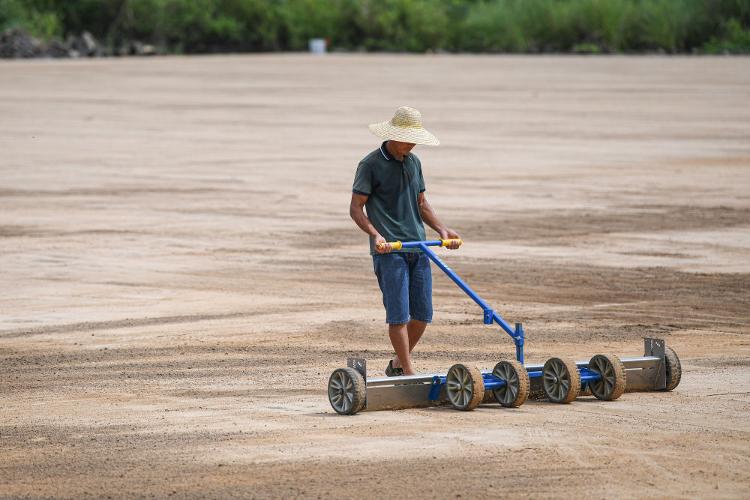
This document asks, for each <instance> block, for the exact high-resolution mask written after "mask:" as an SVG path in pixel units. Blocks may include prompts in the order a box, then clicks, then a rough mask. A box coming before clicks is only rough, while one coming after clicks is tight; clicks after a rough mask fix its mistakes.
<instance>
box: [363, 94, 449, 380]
mask: <svg viewBox="0 0 750 500" xmlns="http://www.w3.org/2000/svg"><path fill="white" fill-rule="evenodd" d="M370 131H371V132H372V133H374V134H375V135H377V136H378V137H380V138H382V139H385V141H384V142H383V143H382V144H381V145H380V147H379V148H378V149H376V150H375V151H373V152H372V153H370V154H368V155H367V156H365V157H364V158H363V159H362V161H361V162H359V166H358V167H357V173H356V175H355V178H354V186H353V189H352V201H351V204H350V206H349V215H351V217H352V219H354V222H356V223H357V225H358V226H359V227H360V228H361V229H362V230H363V231H364V232H366V233H367V234H368V235H369V236H370V253H371V254H372V260H373V267H374V270H375V275H376V276H377V278H378V285H379V286H380V290H381V291H382V292H383V305H384V306H385V312H386V323H388V335H389V337H390V339H391V344H393V349H394V350H395V352H396V356H395V357H394V358H393V359H392V360H391V361H390V362H389V363H388V367H387V368H386V371H385V373H386V375H388V376H389V377H390V376H398V375H414V373H415V372H414V366H413V365H412V362H411V351H412V350H413V349H414V346H415V345H416V344H417V342H419V339H420V338H421V337H422V334H423V333H424V331H425V328H426V327H427V324H428V323H430V322H431V321H432V274H431V272H430V260H429V258H428V257H427V256H426V255H425V254H424V253H422V251H421V250H419V249H406V248H404V249H401V250H398V251H393V249H392V248H391V245H389V244H388V242H393V241H416V240H419V241H421V240H424V239H425V231H424V224H423V222H426V223H427V225H428V226H430V227H431V228H432V229H434V230H435V231H437V233H438V234H439V235H440V238H441V239H458V238H460V236H459V235H458V233H456V232H455V231H453V230H451V229H449V228H447V227H446V226H445V224H443V223H442V222H440V220H439V219H438V218H437V215H435V212H434V211H433V209H432V207H431V206H430V204H429V203H428V202H427V197H426V196H425V184H424V177H423V176H422V164H421V163H420V161H419V158H417V156H416V155H414V154H413V153H411V150H412V148H413V147H414V146H415V145H416V144H429V145H434V146H437V145H438V144H440V142H439V141H438V140H437V138H436V137H435V136H434V135H432V134H431V133H430V132H428V131H427V130H425V128H424V127H422V115H421V114H420V113H419V111H417V110H416V109H414V108H410V107H406V106H404V107H401V108H398V109H397V110H396V114H395V115H394V116H393V118H391V120H390V121H387V122H383V123H374V124H372V125H370ZM365 207H366V209H367V213H366V214H365V213H364V212H363V208H365ZM459 245H460V243H459V242H452V243H451V244H450V245H449V246H448V248H451V249H456V248H458V246H459Z"/></svg>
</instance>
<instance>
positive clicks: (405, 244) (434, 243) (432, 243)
mask: <svg viewBox="0 0 750 500" xmlns="http://www.w3.org/2000/svg"><path fill="white" fill-rule="evenodd" d="M421 245H427V246H428V247H439V246H442V245H443V242H442V240H428V241H402V242H401V248H420V247H421Z"/></svg>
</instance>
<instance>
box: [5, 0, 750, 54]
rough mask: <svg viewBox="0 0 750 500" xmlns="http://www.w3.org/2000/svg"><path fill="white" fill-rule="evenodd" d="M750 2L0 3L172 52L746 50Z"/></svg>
mask: <svg viewBox="0 0 750 500" xmlns="http://www.w3.org/2000/svg"><path fill="white" fill-rule="evenodd" d="M749 25H750V0H0V29H2V30H4V29H7V28H10V27H22V28H25V29H26V30H27V31H29V32H31V33H32V34H34V35H36V36H38V37H41V38H46V39H49V38H52V37H64V36H66V35H68V34H76V35H78V34H80V33H81V32H83V31H90V32H91V33H92V34H93V35H94V36H95V37H97V38H98V39H100V40H102V41H104V42H105V43H106V44H108V45H109V46H110V47H112V48H116V47H118V46H120V45H123V44H125V43H127V42H129V41H131V40H139V41H143V42H147V43H151V44H154V45H157V46H159V47H161V48H162V50H166V51H172V52H186V53H195V52H198V53H202V52H226V51H273V50H306V48H307V43H308V40H309V39H310V38H327V39H329V41H330V44H331V46H332V47H333V48H342V49H348V50H359V49H364V50H377V51H408V52H425V51H434V50H443V49H445V50H451V51H470V52H532V53H533V52H586V53H595V52H644V51H645V52H653V51H663V52H668V53H679V52H695V51H701V52H706V53H716V52H722V53H723V52H731V53H747V52H748V51H750V49H748V48H747V46H748V44H747V33H748V26H749Z"/></svg>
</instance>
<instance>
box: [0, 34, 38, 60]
mask: <svg viewBox="0 0 750 500" xmlns="http://www.w3.org/2000/svg"><path fill="white" fill-rule="evenodd" d="M42 49H43V48H42V43H41V42H40V41H39V40H37V39H36V38H34V37H33V36H31V35H29V34H28V33H26V31H24V30H22V29H20V28H11V29H9V30H6V31H4V32H3V34H2V35H0V57H5V58H25V57H38V56H40V55H43V50H42Z"/></svg>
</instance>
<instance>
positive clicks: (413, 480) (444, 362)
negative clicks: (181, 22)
mask: <svg viewBox="0 0 750 500" xmlns="http://www.w3.org/2000/svg"><path fill="white" fill-rule="evenodd" d="M404 104H408V105H412V106H414V107H417V108H419V109H420V110H421V111H422V113H423V115H424V118H425V123H426V125H427V127H428V128H429V129H430V130H432V131H433V132H434V133H435V134H436V135H437V136H438V137H439V138H440V139H441V141H442V145H441V146H440V147H437V148H428V147H418V148H417V149H415V152H416V153H417V154H418V155H419V156H420V158H421V159H422V163H423V165H424V173H425V178H426V183H427V193H428V197H429V199H430V201H431V202H432V204H433V206H434V207H435V208H436V210H437V212H438V214H439V215H440V216H441V217H442V218H443V219H444V220H445V221H446V222H448V223H449V224H450V225H451V226H452V227H453V228H454V229H456V230H457V231H459V232H460V233H461V234H462V236H463V237H464V239H465V240H466V244H465V245H464V246H463V247H462V248H461V249H460V250H459V251H456V252H452V253H449V252H448V251H441V255H445V258H446V260H447V261H448V262H449V264H450V265H451V266H452V267H453V268H454V269H455V270H456V271H458V272H459V273H460V274H461V275H462V276H464V277H465V278H466V279H467V281H468V282H469V283H470V284H472V285H473V286H474V287H475V288H476V289H477V290H478V291H479V292H480V293H481V294H482V295H483V296H484V297H485V298H486V299H487V300H488V302H490V303H491V304H493V305H494V306H495V307H496V309H497V310H498V311H500V312H501V313H502V314H503V315H504V316H505V317H506V319H508V321H510V322H516V321H520V322H523V324H524V326H525V329H526V331H527V335H528V340H527V361H529V362H543V361H544V360H545V359H546V358H547V357H549V356H551V355H571V356H573V357H575V358H577V359H587V358H589V357H590V356H591V355H593V354H595V353H599V352H614V353H617V354H621V355H640V354H642V340H641V339H642V337H644V336H657V337H662V338H665V339H666V340H667V343H668V345H671V346H672V347H673V348H674V349H675V350H676V351H677V352H678V354H679V355H680V356H681V358H682V362H683V371H684V374H683V379H682V383H681V385H680V386H679V387H678V388H677V389H676V390H675V391H674V392H671V393H628V394H625V395H624V396H623V397H622V398H620V399H619V400H617V401H614V402H611V403H605V402H600V401H596V400H592V399H590V398H582V399H579V400H578V401H576V402H574V403H573V404H570V405H553V404H550V403H546V402H529V403H527V404H526V405H524V406H522V407H521V408H519V409H515V410H506V409H501V408H500V407H498V406H497V405H487V406H482V407H480V408H479V409H477V410H475V411H473V412H470V413H460V412H455V411H453V410H450V409H447V408H433V409H420V410H403V411H395V412H369V413H368V412H364V413H361V414H359V415H356V416H354V417H341V416H338V415H336V414H335V413H334V412H333V410H332V409H331V408H330V406H329V403H328V401H327V397H326V392H325V388H326V383H327V378H328V375H329V374H330V372H331V371H332V370H333V369H335V368H337V367H340V366H343V365H344V364H345V360H346V357H347V356H350V355H363V356H365V357H367V358H368V362H369V364H368V367H369V374H370V375H371V376H375V375H378V376H380V375H382V369H383V368H384V367H385V365H386V363H387V360H388V357H389V351H390V347H389V343H388V339H387V335H386V333H385V326H384V323H383V321H384V313H383V311H382V306H381V304H380V296H379V291H378V289H377V284H376V281H375V278H374V275H373V273H372V263H371V260H370V257H369V255H368V253H367V244H366V238H365V237H364V235H363V234H362V233H360V232H359V231H358V229H356V227H355V226H354V224H353V223H352V222H351V220H350V219H349V217H348V203H349V198H350V189H351V182H352V179H353V175H354V170H355V168H356V165H357V162H358V161H359V159H360V158H361V157H363V156H364V155H365V154H366V153H367V152H369V151H371V150H373V149H374V148H375V147H377V145H378V144H379V141H378V140H377V138H375V137H374V136H371V135H370V134H369V132H368V130H367V128H366V125H367V124H368V123H371V122H374V121H380V120H385V119H388V118H390V116H391V114H392V112H393V110H394V109H395V108H396V107H397V106H399V105H404ZM438 273H439V271H438V270H437V269H435V274H434V275H435V310H436V317H435V322H434V324H433V325H432V326H431V327H430V328H429V329H428V331H427V333H426V335H425V338H424V340H423V342H422V343H421V344H420V345H419V347H418V352H417V354H416V363H417V367H418V369H419V370H420V371H423V372H433V371H438V370H446V369H447V368H448V367H449V366H450V365H451V364H453V363H454V362H466V363H471V364H475V365H478V366H479V367H481V368H490V367H492V366H493V365H494V364H495V363H496V362H497V360H498V359H499V358H500V357H502V356H508V355H510V354H511V353H512V342H511V341H510V339H509V338H508V337H507V336H505V334H503V333H502V332H501V331H500V330H499V329H497V328H494V327H486V326H484V325H482V321H481V311H480V310H479V309H477V308H476V307H475V306H474V304H473V303H471V302H470V300H469V299H468V298H467V297H465V296H464V295H463V294H462V293H461V292H460V291H459V290H458V289H457V288H455V287H454V286H453V285H452V283H450V281H449V280H448V279H447V278H446V277H445V276H443V275H439V274H438ZM748 415H750V59H747V58H725V57H716V58H700V57H686V58H682V57H602V58H596V57H476V56H364V55H331V56H326V57H317V58H316V57H311V56H307V55H273V56H269V55H258V56H222V57H171V58H153V59H137V60H136V59H123V60H90V61H88V60H80V61H60V62H58V61H18V62H12V61H6V62H0V497H3V498H6V497H7V498H11V497H66V498H80V497H86V496H89V497H113V498H116V497H167V496H172V497H177V498H181V497H253V498H271V497H284V498H289V497H296V496H300V497H309V498H370V497H375V498H376V497H381V498H396V499H397V498H417V497H424V498H458V497H461V498H477V497H498V496H510V497H534V498H542V497H585V498H588V497H591V498H604V497H710V498H748V497H750V418H749V417H748Z"/></svg>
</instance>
